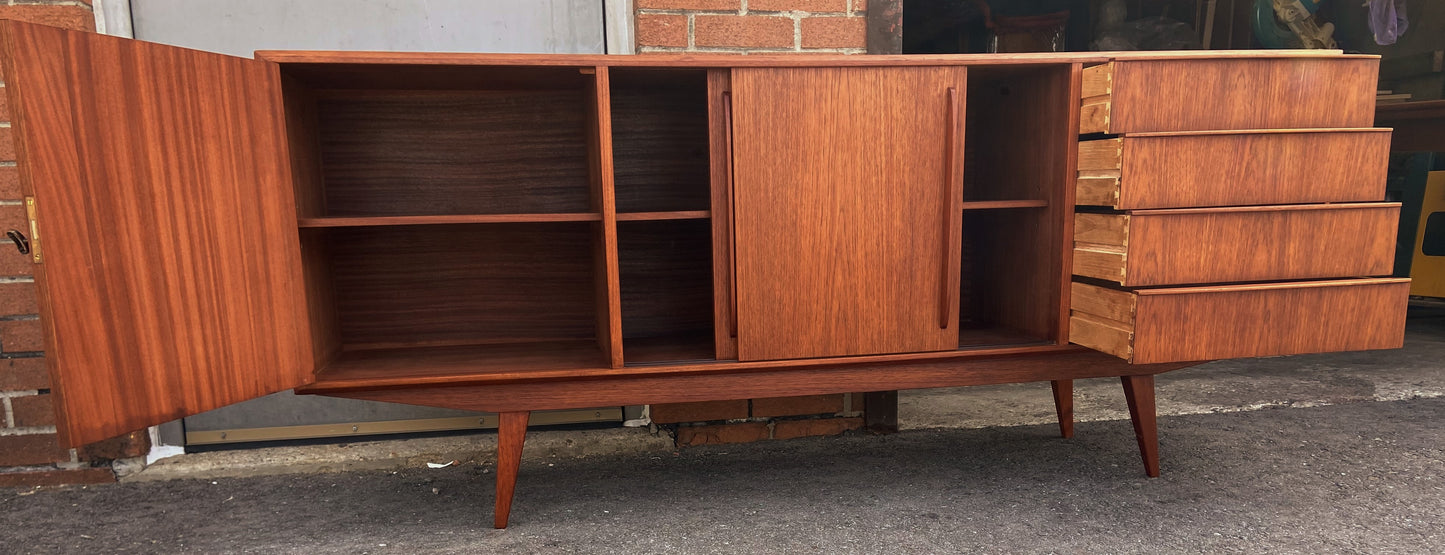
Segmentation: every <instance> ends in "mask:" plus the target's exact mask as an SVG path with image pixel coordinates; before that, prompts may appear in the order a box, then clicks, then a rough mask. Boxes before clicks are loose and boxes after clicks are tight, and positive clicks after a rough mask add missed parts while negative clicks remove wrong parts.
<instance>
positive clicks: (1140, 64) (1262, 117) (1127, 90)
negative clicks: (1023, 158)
mask: <svg viewBox="0 0 1445 555" xmlns="http://www.w3.org/2000/svg"><path fill="white" fill-rule="evenodd" d="M1379 66H1380V58H1379V57H1378V56H1367V55H1356V56H1330V57H1320V58H1312V59H1307V58H1299V57H1292V58H1284V57H1281V58H1270V57H1255V58H1247V59H1245V58H1192V59H1190V58H1178V59H1150V60H1115V61H1113V62H1110V63H1107V64H1103V65H1097V66H1092V67H1087V68H1084V71H1083V83H1082V94H1081V97H1082V99H1081V105H1080V110H1079V133H1136V132H1146V131H1209V130H1216V129H1282V128H1301V127H1368V126H1370V125H1371V122H1373V121H1374V119H1375V88H1376V87H1375V82H1376V75H1377V74H1378V72H1379Z"/></svg>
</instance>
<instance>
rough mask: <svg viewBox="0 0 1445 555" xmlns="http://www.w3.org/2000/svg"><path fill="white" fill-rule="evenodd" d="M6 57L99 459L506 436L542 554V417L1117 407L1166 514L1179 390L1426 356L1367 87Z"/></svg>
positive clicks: (1279, 68) (78, 397)
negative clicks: (307, 437)
mask: <svg viewBox="0 0 1445 555" xmlns="http://www.w3.org/2000/svg"><path fill="white" fill-rule="evenodd" d="M0 33H3V45H0V47H3V56H0V61H3V64H4V68H3V70H4V75H5V76H6V85H7V86H6V89H7V93H8V94H9V99H10V105H11V107H12V109H13V111H14V112H15V115H14V120H15V121H14V125H15V128H16V131H17V132H16V137H17V145H18V149H19V152H20V173H21V178H22V187H23V189H24V191H25V193H26V194H27V195H28V196H29V197H30V199H31V200H32V201H33V203H34V206H35V222H34V229H35V230H37V231H38V234H37V235H36V236H34V237H31V242H32V244H33V245H34V247H35V252H36V255H35V262H36V265H35V276H36V283H37V286H38V287H39V291H40V301H41V310H42V320H43V322H44V323H45V331H46V358H47V360H48V361H49V364H50V369H51V373H52V376H53V379H54V383H55V384H56V390H55V391H56V399H57V410H58V411H59V413H60V419H59V425H58V429H59V431H60V433H61V435H62V436H63V437H64V438H65V440H66V441H67V442H69V443H70V444H72V445H79V444H84V443H87V442H92V441H96V440H100V439H104V438H107V437H110V436H114V435H117V434H121V433H125V432H128V431H131V430H136V429H140V428H144V427H145V426H149V425H154V424H157V423H161V422H165V421H168V420H172V419H176V418H180V417H182V416H185V415H188V414H194V413H197V412H201V411H205V410H209V409H212V408H216V407H219V406H222V405H226V404H230V403H235V402H239V401H243V400H246V399H249V398H253V397H257V396H261V395H265V394H267V393H271V392H275V391H279V390H284V389H291V388H296V389H297V391H298V392H300V393H308V394H319V395H334V396H340V397H350V398H357V399H369V400H379V401H390V402H400V403H411V404H418V405H431V406H439V407H450V408H458V409H468V410H481V411H494V412H498V413H501V414H502V419H501V422H502V426H501V428H500V430H499V445H500V448H499V461H498V482H497V492H498V495H497V512H496V524H497V525H498V526H505V524H506V522H507V516H508V513H509V510H510V507H511V505H510V503H511V492H512V490H513V486H514V483H515V479H516V471H517V468H518V461H519V457H520V453H521V443H522V439H523V437H524V435H525V430H526V423H527V418H528V416H527V415H528V413H529V412H530V411H533V410H542V409H564V408H581V407H589V406H600V405H636V404H649V403H665V402H683V401H703V400H722V399H742V398H753V397H769V396H785V395H810V394H823V393H837V392H848V391H883V390H895V389H910V388H924V387H945V386H959V385H978V384H990V383H1008V382H1025V381H1051V382H1052V385H1053V387H1054V391H1055V398H1056V400H1057V401H1058V404H1059V415H1060V419H1061V427H1062V431H1063V432H1064V434H1065V435H1066V436H1067V435H1068V434H1070V433H1071V430H1072V426H1071V423H1072V414H1071V412H1070V410H1071V409H1070V408H1069V407H1070V406H1071V401H1070V399H1071V388H1072V381H1071V380H1073V379H1076V378H1088V377H1120V378H1121V379H1122V381H1123V383H1124V386H1125V392H1126V395H1127V396H1128V398H1129V400H1130V403H1129V405H1130V410H1131V416H1132V417H1133V419H1134V422H1135V425H1136V431H1137V433H1138V437H1139V442H1140V447H1141V454H1142V456H1143V458H1144V462H1145V468H1146V471H1147V472H1148V473H1149V474H1150V475H1157V474H1158V469H1159V466H1158V451H1157V438H1156V432H1155V427H1154V425H1153V422H1154V406H1153V401H1152V399H1153V390H1152V383H1153V382H1152V376H1153V375H1154V374H1157V373H1160V372H1164V371H1168V370H1172V369H1176V368H1180V367H1184V366H1188V365H1191V364H1195V363H1197V362H1199V361H1203V360H1210V359H1217V358H1229V357H1245V356H1264V355H1284V354H1293V353H1305V352H1324V351H1336V350H1357V349H1379V348H1392V347H1398V346H1399V345H1400V344H1401V342H1402V340H1403V325H1404V308H1405V303H1406V295H1407V293H1408V286H1407V284H1406V282H1405V281H1404V280H1395V279H1389V278H1381V277H1377V276H1384V275H1387V274H1388V273H1389V266H1390V250H1389V248H1388V245H1389V244H1390V243H1391V242H1392V241H1393V237H1392V236H1391V230H1392V229H1393V226H1394V223H1395V221H1396V219H1397V218H1398V205H1396V204H1391V203H1382V202H1379V201H1381V200H1382V196H1383V182H1384V164H1385V151H1386V146H1387V145H1386V143H1387V140H1388V130H1383V129H1372V128H1370V125H1371V121H1370V114H1371V113H1372V100H1371V98H1372V97H1373V94H1372V91H1373V87H1374V73H1375V68H1376V65H1377V63H1378V60H1377V59H1376V58H1374V57H1370V56H1348V55H1341V54H1339V53H1337V52H1322V51H1299V52H1295V51H1272V52H1162V53H1078V54H1030V55H980V56H837V57H835V56H805V57H789V56H746V57H734V56H692V55H688V56H532V55H482V54H428V53H338V52H261V53H258V60H246V59H238V58H232V57H227V56H221V55H215V54H208V53H202V52H194V51H189V50H183V49H179V48H174V47H169V46H163V45H156V44H148V43H144V42H137V41H131V40H124V39H117V38H112V37H106V36H99V35H94V34H87V33H72V32H66V31H61V30H56V29H52V28H47V27H41V26H35V25H29V24H24V23H17V22H0ZM1239 83H1247V84H1252V85H1250V86H1248V87H1241V88H1236V85H1237V84H1239ZM1246 94H1247V95H1248V96H1247V97H1246V96H1244V95H1246ZM1261 95H1262V96H1261ZM1266 108H1267V109H1266ZM1103 133H1113V134H1114V135H1105V134H1103ZM1081 134H1082V135H1081Z"/></svg>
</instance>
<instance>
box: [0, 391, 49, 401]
mask: <svg viewBox="0 0 1445 555" xmlns="http://www.w3.org/2000/svg"><path fill="white" fill-rule="evenodd" d="M39 394H40V390H38V389H17V390H14V391H0V399H7V400H8V399H10V398H11V397H34V396H36V395H39Z"/></svg>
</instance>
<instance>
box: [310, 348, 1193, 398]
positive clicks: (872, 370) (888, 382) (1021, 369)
mask: <svg viewBox="0 0 1445 555" xmlns="http://www.w3.org/2000/svg"><path fill="white" fill-rule="evenodd" d="M1192 365H1193V363H1179V364H1154V365H1138V364H1133V365H1131V364H1129V363H1127V362H1125V361H1123V360H1119V359H1118V358H1115V357H1112V356H1109V355H1106V354H1103V353H1098V352H1094V351H1089V350H1085V349H1082V348H1079V347H1072V348H1069V349H1064V350H1059V351H1053V352H1049V353H1029V354H1015V355H1001V356H988V357H977V358H972V359H967V360H943V361H901V362H894V363H889V364H878V363H864V364H831V365H819V366H812V367H805V368H797V367H793V368H788V367H774V368H763V369H757V370H754V371H751V372H742V373H739V372H718V373H710V374H693V375H679V374H657V375H649V374H647V373H632V374H629V375H626V376H618V377H613V378H604V379H593V380H561V381H523V382H512V383H507V384H492V385H485V386H466V385H450V386H448V385H441V386H437V387H406V388H389V389H349V390H330V391H328V392H327V395H335V396H338V397H349V398H354V399H369V400H374V401H387V402H394V403H406V404H413V405H425V406H438V407H447V408H455V409H462V410H475V411H488V412H506V411H517V410H533V409H534V408H536V407H541V406H546V407H548V408H556V409H563V408H587V407H595V406H612V405H636V404H646V403H685V402H694V401H716V400H726V399H753V398H764V397H779V396H788V395H823V394H830V393H844V392H850V391H885V390H891V389H918V388H928V387H958V386H967V385H989V384H1002V383H1021V382H1036V381H1049V380H1072V379H1084V378H1099V377H1115V376H1120V375H1125V374H1134V375H1140V374H1152V373H1159V372H1167V371H1170V370H1176V369H1179V368H1184V367H1188V366H1192ZM307 391H311V390H307Z"/></svg>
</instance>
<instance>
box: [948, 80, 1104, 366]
mask: <svg viewBox="0 0 1445 555" xmlns="http://www.w3.org/2000/svg"><path fill="white" fill-rule="evenodd" d="M1071 70H1072V68H1071V67H1070V66H1052V67H1042V68H1026V69H1024V70H1019V69H1013V70H1011V71H1006V72H1005V71H1000V70H998V69H997V68H987V69H981V70H977V71H972V72H970V73H969V84H968V110H967V111H968V118H967V120H968V122H967V125H968V128H967V129H968V136H969V137H970V138H973V139H974V140H966V145H965V148H966V149H967V150H968V153H967V155H966V156H967V157H968V158H969V160H970V161H971V162H972V163H971V165H970V167H969V168H968V169H967V170H965V176H964V182H965V185H964V198H965V200H966V202H964V203H963V205H964V207H965V209H966V210H965V211H964V214H963V231H964V242H965V245H966V246H965V247H964V248H965V252H966V253H967V255H969V257H971V258H972V260H971V262H970V263H966V264H965V268H963V270H962V271H963V276H962V277H961V280H960V281H961V291H960V299H961V300H962V305H961V307H960V317H961V318H962V319H963V322H961V324H960V325H961V327H963V328H969V327H980V326H982V327H987V328H995V329H1003V330H1011V331H1014V332H1016V333H1018V334H1020V335H1021V336H1024V337H1027V338H1031V339H1032V340H1034V341H1038V340H1054V339H1057V338H1058V337H1060V336H1061V335H1062V334H1061V332H1060V331H1059V328H1060V325H1059V323H1060V318H1061V315H1060V310H1059V305H1060V300H1059V299H1060V296H1061V295H1062V288H1063V286H1064V284H1066V283H1067V280H1066V279H1065V278H1064V277H1063V276H1064V274H1066V273H1067V272H1066V270H1065V269H1064V268H1063V266H1062V261H1061V260H1060V253H1061V252H1063V251H1064V250H1065V249H1064V248H1063V245H1065V244H1066V243H1065V241H1066V239H1065V238H1064V235H1065V232H1066V229H1065V228H1064V227H1063V220H1064V218H1065V215H1066V214H1065V213H1066V212H1071V211H1072V204H1070V203H1068V202H1067V200H1066V198H1065V196H1064V195H1065V193H1066V192H1067V191H1068V188H1069V187H1068V184H1069V183H1070V182H1071V180H1072V173H1071V171H1070V170H1069V167H1068V161H1069V155H1070V153H1071V152H1072V151H1073V150H1074V148H1075V147H1074V146H1073V141H1074V140H1075V137H1076V135H1075V134H1072V133H1071V132H1070V129H1071V120H1070V118H1069V113H1070V110H1071V109H1072V106H1073V102H1071V101H1068V100H1066V99H1068V98H1071V97H1070V90H1071V87H1072V80H1073V79H1072V77H1073V76H1072V71H1071ZM999 129H1008V130H1009V132H1007V133H1000V132H998V131H997V130H999ZM1008 199H1039V200H1038V201H1037V203H1038V204H1041V206H1039V208H1040V209H1038V210H1027V211H1020V210H1006V211H999V210H967V208H968V207H970V206H971V205H975V206H976V205H977V204H979V203H990V202H995V201H997V202H1001V203H1006V204H1004V205H1005V206H1007V205H1008V204H1011V203H1013V202H1019V201H1012V200H1008ZM1029 204H1033V203H1029ZM985 206H987V204H985ZM966 338H967V334H964V338H961V339H960V343H961V344H962V343H963V339H966Z"/></svg>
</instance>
